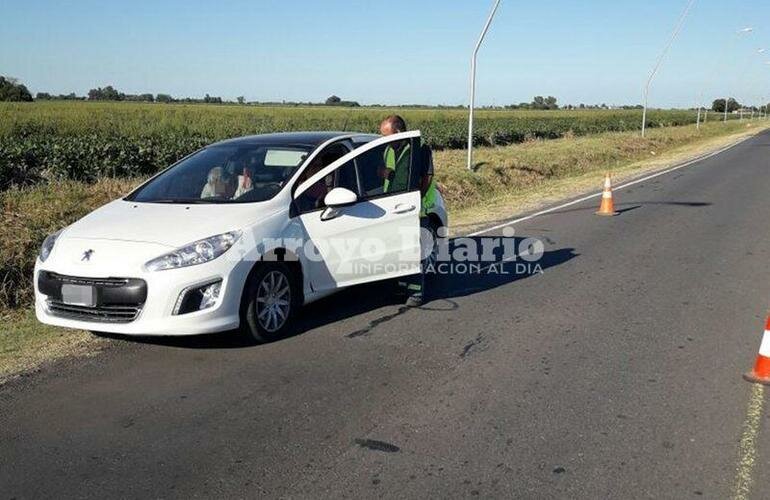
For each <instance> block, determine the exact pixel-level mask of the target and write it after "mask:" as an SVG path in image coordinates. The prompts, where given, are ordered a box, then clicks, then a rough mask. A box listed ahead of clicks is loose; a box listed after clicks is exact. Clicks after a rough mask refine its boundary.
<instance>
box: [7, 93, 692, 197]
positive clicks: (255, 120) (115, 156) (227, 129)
mask: <svg viewBox="0 0 770 500" xmlns="http://www.w3.org/2000/svg"><path fill="white" fill-rule="evenodd" d="M391 113H399V114H401V115H403V116H404V117H405V118H406V120H407V122H408V123H409V126H410V128H411V129H420V130H422V131H423V134H424V136H425V139H426V140H427V141H428V143H430V144H431V145H432V146H433V147H434V148H436V149H456V148H462V147H465V141H466V134H467V111H465V110H461V109H386V108H332V107H258V106H213V105H181V104H170V105H169V104H139V103H104V102H101V103H100V102H64V101H62V102H35V103H0V190H3V189H6V188H8V187H9V186H12V185H29V184H36V183H40V182H43V181H46V180H50V179H75V180H86V181H91V180H94V179H97V178H102V177H129V176H130V177H137V176H146V175H149V174H152V173H154V172H156V171H158V170H159V169H161V168H164V167H166V166H168V165H169V164H171V163H173V162H174V161H176V160H177V159H179V158H181V157H183V156H185V155H187V154H189V153H191V152H193V151H195V150H196V149H198V148H200V147H202V146H204V145H206V144H209V143H211V142H214V141H217V140H221V139H225V138H228V137H236V136H242V135H248V134H260V133H266V132H278V131H296V130H343V131H360V132H375V131H376V130H377V126H378V124H379V122H380V121H381V120H382V118H383V117H385V116H386V115H388V114H391ZM648 117H649V118H648V121H649V126H650V127H662V126H676V125H684V124H689V123H693V122H694V121H695V113H694V112H693V111H679V110H675V111H653V112H651V113H650V114H649V115H648ZM640 122H641V112H640V111H636V110H573V111H520V110H516V111H491V110H490V111H485V110H482V111H480V112H479V113H478V115H477V121H476V131H475V134H474V142H475V143H476V144H477V145H486V146H499V145H508V144H515V143H520V142H524V141H526V140H529V139H556V138H560V137H564V136H571V135H574V136H585V135H590V134H596V133H601V132H612V131H628V130H634V129H636V128H638V127H639V126H640Z"/></svg>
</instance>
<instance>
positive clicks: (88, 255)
mask: <svg viewBox="0 0 770 500" xmlns="http://www.w3.org/2000/svg"><path fill="white" fill-rule="evenodd" d="M93 254H94V251H93V250H90V249H89V250H86V251H85V252H83V258H81V259H80V261H81V262H90V261H91V256H92V255H93Z"/></svg>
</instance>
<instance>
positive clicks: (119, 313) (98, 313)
mask: <svg viewBox="0 0 770 500" xmlns="http://www.w3.org/2000/svg"><path fill="white" fill-rule="evenodd" d="M47 304H48V310H49V311H50V312H51V313H52V314H54V315H56V316H59V317H61V318H67V319H74V320H79V321H91V322H100V323H131V322H132V321H134V320H135V319H136V318H137V316H139V313H140V312H141V311H142V308H141V307H139V306H96V307H87V306H75V305H71V304H64V303H62V302H59V301H55V300H49V301H47Z"/></svg>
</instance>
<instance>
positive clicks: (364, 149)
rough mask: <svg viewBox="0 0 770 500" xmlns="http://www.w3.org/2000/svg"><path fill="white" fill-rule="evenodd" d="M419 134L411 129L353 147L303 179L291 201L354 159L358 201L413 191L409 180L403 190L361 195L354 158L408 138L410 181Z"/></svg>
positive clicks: (358, 174)
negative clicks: (409, 144) (409, 147)
mask: <svg viewBox="0 0 770 500" xmlns="http://www.w3.org/2000/svg"><path fill="white" fill-rule="evenodd" d="M421 136H422V134H421V133H420V131H419V130H413V131H409V132H402V133H400V134H394V135H389V136H385V137H380V138H379V139H375V140H373V141H371V142H368V143H367V144H365V145H363V146H360V147H359V148H357V149H354V150H353V151H351V152H350V153H348V154H346V155H345V156H343V157H342V158H339V159H338V160H336V161H335V162H333V163H331V164H330V165H327V166H326V167H324V168H323V169H321V170H320V171H319V172H317V173H316V174H315V175H313V176H312V177H310V178H309V179H307V180H305V181H304V182H303V183H302V184H300V185H299V186H296V188H295V189H294V192H293V194H292V201H295V200H297V198H299V197H300V196H302V194H303V193H304V192H305V191H307V190H308V189H310V187H312V186H313V185H314V184H315V183H316V182H318V181H319V180H321V179H323V178H325V177H326V176H327V175H329V174H330V173H332V172H335V171H336V170H337V169H338V168H340V167H342V166H344V165H346V164H347V163H348V162H350V161H351V160H353V161H354V165H355V171H356V178H357V180H358V193H356V196H359V202H365V201H370V200H374V199H378V198H385V197H387V196H397V195H401V194H404V193H409V192H411V191H415V190H416V189H414V186H412V185H411V182H409V185H408V187H407V189H406V190H405V191H398V192H390V193H380V194H376V195H372V196H361V187H362V185H361V179H360V173H359V171H358V163H357V162H356V161H355V160H356V159H357V158H358V157H360V156H362V155H363V154H365V153H368V152H369V151H371V150H373V149H376V148H378V147H380V146H383V145H387V144H390V143H392V142H399V141H403V140H409V141H410V142H411V146H412V148H411V151H410V154H411V158H410V172H409V177H408V179H410V181H411V177H412V175H411V174H412V170H411V169H413V168H414V163H415V144H414V143H416V142H419V141H416V140H415V139H419V138H420V137H421ZM315 156H316V155H315V154H314V155H312V156H311V157H310V158H308V162H309V161H310V160H311V159H312V158H314V157H315ZM308 164H309V163H308ZM303 170H304V169H303ZM418 189H419V188H418ZM305 213H307V212H305Z"/></svg>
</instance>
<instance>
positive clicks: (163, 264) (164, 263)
mask: <svg viewBox="0 0 770 500" xmlns="http://www.w3.org/2000/svg"><path fill="white" fill-rule="evenodd" d="M240 237H241V232H240V231H232V232H229V233H225V234H219V235H217V236H212V237H210V238H205V239H203V240H198V241H196V242H194V243H190V244H189V245H186V246H184V247H182V248H178V249H176V250H174V251H173V252H170V253H167V254H165V255H161V256H160V257H157V258H155V259H152V260H151V261H149V262H147V263H146V264H145V265H144V268H145V269H146V270H147V271H165V270H166V269H178V268H180V267H188V266H197V265H198V264H204V263H206V262H210V261H212V260H214V259H216V258H217V257H219V256H220V255H222V254H223V253H225V252H226V251H228V250H229V249H230V247H232V246H233V245H234V244H235V242H236V241H238V238H240Z"/></svg>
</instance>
